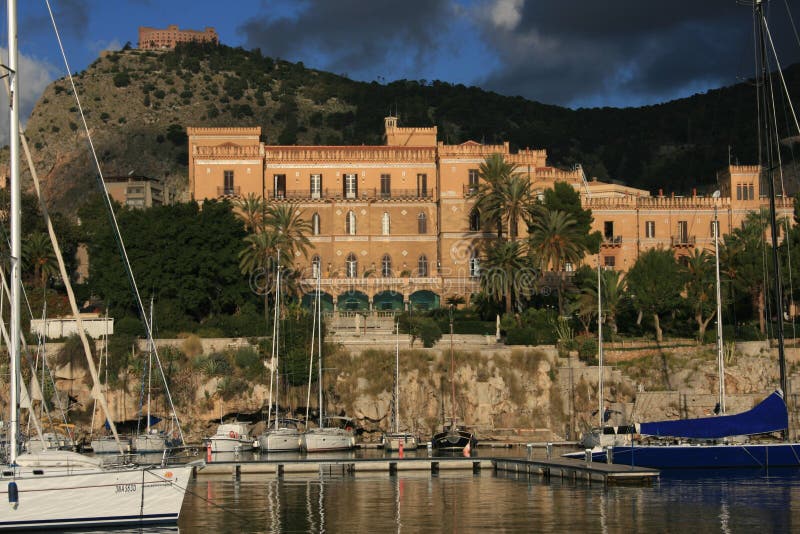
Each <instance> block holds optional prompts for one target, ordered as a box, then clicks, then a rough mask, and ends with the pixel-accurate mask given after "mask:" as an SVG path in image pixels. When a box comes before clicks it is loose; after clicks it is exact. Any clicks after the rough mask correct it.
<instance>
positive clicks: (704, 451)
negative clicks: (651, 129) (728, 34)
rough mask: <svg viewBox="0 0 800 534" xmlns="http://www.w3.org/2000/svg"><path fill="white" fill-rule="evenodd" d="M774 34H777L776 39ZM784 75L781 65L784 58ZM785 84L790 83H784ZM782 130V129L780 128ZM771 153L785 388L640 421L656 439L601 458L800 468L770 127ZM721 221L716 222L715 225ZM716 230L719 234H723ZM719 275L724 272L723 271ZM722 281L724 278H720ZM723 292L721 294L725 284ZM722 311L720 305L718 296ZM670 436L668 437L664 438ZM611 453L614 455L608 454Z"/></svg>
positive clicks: (758, 7)
mask: <svg viewBox="0 0 800 534" xmlns="http://www.w3.org/2000/svg"><path fill="white" fill-rule="evenodd" d="M753 9H754V15H755V16H754V20H755V22H756V26H757V28H758V41H759V46H758V50H759V54H758V56H759V62H760V66H761V78H762V79H761V84H760V86H759V93H760V94H759V97H761V98H762V100H763V101H762V102H761V103H760V105H763V106H764V110H765V111H764V112H765V114H766V116H768V117H774V116H775V115H774V114H773V113H774V110H773V109H772V108H771V105H772V103H771V102H772V99H771V98H768V97H766V95H764V94H762V91H766V88H767V87H769V86H770V85H769V74H768V67H767V64H768V61H767V44H766V42H767V36H768V34H769V29H768V26H767V20H766V17H765V15H764V7H763V5H762V2H761V0H756V1H755V2H754V4H753ZM770 39H771V38H770ZM778 66H779V68H778V75H779V76H781V77H782V73H781V72H780V64H779V63H778ZM784 87H785V85H784ZM776 131H777V130H776ZM764 133H765V136H766V139H767V146H766V150H764V153H765V154H766V156H767V161H766V165H765V170H766V172H767V179H766V181H767V183H768V186H769V204H770V209H769V214H770V223H771V224H770V226H771V243H770V245H771V249H772V277H773V284H774V295H775V309H776V310H777V312H776V313H777V317H778V320H777V328H776V331H777V345H778V364H779V369H780V386H781V387H780V389H778V390H777V391H775V392H773V393H772V394H771V395H769V396H768V397H767V398H766V399H764V400H763V401H762V402H761V403H759V404H758V405H757V406H755V407H754V408H752V409H751V410H748V411H746V412H743V413H739V414H734V415H720V416H716V417H703V418H697V419H684V420H677V421H676V420H671V421H656V422H649V423H639V424H637V425H635V428H636V432H637V434H640V435H642V436H647V437H649V438H651V439H652V440H653V443H648V444H636V443H632V444H630V445H627V446H625V445H622V446H618V445H615V446H612V447H608V448H606V450H604V451H599V452H593V453H592V458H593V460H595V461H607V460H611V461H612V462H613V463H618V464H625V465H635V466H642V467H654V468H660V469H667V468H682V469H689V468H700V469H715V468H758V469H764V468H769V467H793V468H800V443H797V442H794V443H793V442H790V441H787V440H786V439H785V437H786V433H787V430H788V428H789V414H788V410H787V408H786V399H785V398H784V393H783V392H784V391H786V359H785V350H784V339H783V317H782V315H783V314H782V310H783V295H782V293H783V288H782V286H781V279H780V264H779V258H778V251H777V249H778V230H777V216H776V208H775V184H774V181H773V176H772V169H773V161H772V158H773V150H774V148H773V146H772V144H771V143H770V141H769V139H770V138H771V137H772V135H773V133H774V132H773V130H772V128H766V129H765V132H764ZM715 226H716V224H715ZM717 232H718V231H717V230H715V237H716V234H717ZM717 279H718V275H717ZM717 283H719V282H718V281H717ZM717 289H718V296H717V298H718V299H719V286H717ZM717 310H718V313H719V310H720V306H719V300H718V307H717ZM717 321H718V331H717V339H718V347H717V350H718V359H719V361H718V366H719V371H720V375H721V376H720V387H719V399H720V400H719V403H720V411H722V412H723V413H724V400H725V399H724V368H723V359H722V349H721V341H722V336H721V331H720V330H719V328H720V327H721V320H720V317H719V316H718V317H717ZM774 433H781V434H782V437H783V438H784V439H781V440H777V441H750V440H751V438H752V437H753V436H759V435H766V434H774ZM664 439H666V441H664ZM609 454H611V455H612V457H611V458H608V455H609Z"/></svg>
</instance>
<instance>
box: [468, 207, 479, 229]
mask: <svg viewBox="0 0 800 534" xmlns="http://www.w3.org/2000/svg"><path fill="white" fill-rule="evenodd" d="M480 229H481V212H480V211H478V209H477V208H473V209H472V211H471V212H469V231H470V232H478V231H480Z"/></svg>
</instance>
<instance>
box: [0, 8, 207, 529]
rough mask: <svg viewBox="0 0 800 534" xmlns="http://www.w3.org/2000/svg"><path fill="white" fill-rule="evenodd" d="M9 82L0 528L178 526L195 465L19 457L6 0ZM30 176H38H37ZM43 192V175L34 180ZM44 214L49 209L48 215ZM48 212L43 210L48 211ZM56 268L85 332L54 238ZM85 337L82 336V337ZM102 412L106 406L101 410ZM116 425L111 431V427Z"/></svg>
mask: <svg viewBox="0 0 800 534" xmlns="http://www.w3.org/2000/svg"><path fill="white" fill-rule="evenodd" d="M8 42H9V44H8V55H9V59H8V67H7V68H6V70H7V76H8V82H9V104H10V121H9V122H10V124H9V156H10V157H9V160H10V162H9V166H10V171H11V172H10V190H11V210H10V212H11V213H10V219H11V258H12V259H11V310H10V318H11V320H10V323H11V328H10V336H9V337H10V340H9V341H10V343H9V356H10V363H9V374H10V379H9V385H10V399H9V400H10V402H9V405H10V413H9V421H8V422H9V428H8V438H9V447H8V454H7V458H5V461H4V462H3V465H2V466H0V493H1V494H3V495H2V496H0V498H2V499H3V501H5V502H7V503H8V505H7V506H6V508H5V510H4V512H3V514H2V515H0V529H9V530H21V529H31V528H39V529H50V530H53V529H62V528H80V527H82V528H87V527H97V526H116V525H143V524H150V523H175V522H177V520H178V516H179V514H180V510H181V506H182V504H183V497H184V493H185V491H186V484H187V483H188V482H189V477H190V475H191V471H192V467H191V466H179V467H167V466H160V467H139V466H130V465H126V466H109V467H105V466H103V465H102V464H101V461H100V460H98V459H96V458H89V457H87V456H84V455H81V454H78V453H75V452H71V451H50V450H48V451H41V452H38V453H20V452H19V444H20V443H19V437H20V436H19V430H20V428H19V422H20V421H19V404H20V389H21V388H20V381H21V376H20V334H21V328H20V326H21V321H20V319H21V313H20V303H21V298H20V295H21V287H22V282H21V279H20V267H21V265H20V261H19V258H21V244H22V239H21V226H20V223H21V217H20V214H21V211H22V210H21V202H20V201H21V195H20V169H19V159H20V158H19V149H20V134H21V131H20V125H19V94H20V90H19V87H18V79H17V72H18V63H19V57H18V56H19V52H18V43H17V3H16V0H9V2H8ZM32 174H33V173H32ZM34 186H35V187H36V188H37V192H38V178H37V177H36V176H35V175H34ZM43 211H45V210H43ZM45 213H46V212H45ZM45 219H46V223H47V227H48V232H49V233H50V235H51V237H52V236H54V234H53V231H52V228H53V227H52V223H51V221H50V219H49V218H48V217H47V216H46V215H45ZM53 248H54V249H55V252H56V256H57V258H58V259H59V269H60V271H61V276H62V278H63V280H64V284H65V286H66V288H67V295H68V298H69V300H70V305H71V306H72V307H73V312H74V313H75V315H76V321H77V323H78V325H77V326H78V331H79V333H80V334H83V326H82V324H81V321H80V316H79V315H78V314H77V306H76V304H75V295H74V293H73V291H72V287H71V285H70V283H69V277H68V276H67V273H66V268H65V267H64V265H63V260H61V259H60V249H59V247H58V244H57V241H56V240H55V239H53ZM84 339H85V338H84ZM88 364H89V367H90V370H91V372H92V379H93V380H94V382H95V387H96V389H99V384H98V380H97V370H96V368H95V367H94V362H93V361H92V360H91V358H89V359H88ZM104 409H105V405H104ZM112 428H113V426H112Z"/></svg>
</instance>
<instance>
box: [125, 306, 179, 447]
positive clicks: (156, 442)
mask: <svg viewBox="0 0 800 534" xmlns="http://www.w3.org/2000/svg"><path fill="white" fill-rule="evenodd" d="M150 328H151V332H152V328H153V299H152V298H151V299H150ZM154 347H155V341H154V340H153V337H152V336H148V338H147V414H146V419H145V431H144V432H143V433H140V434H138V435H136V436H134V437H133V450H135V451H136V452H137V453H139V454H142V453H152V452H163V451H165V450H166V449H168V448H169V447H170V446H172V445H173V443H172V440H170V439H169V437H168V436H167V434H166V432H164V431H163V430H159V429H156V428H153V426H154V425H156V424H158V423H159V422H161V418H159V417H156V416H154V415H152V414H151V413H150V406H151V403H152V390H153V388H152V386H153V384H152V382H153V349H154ZM164 385H165V387H166V382H165V384H164ZM142 386H144V382H143V383H142ZM140 416H141V412H140ZM140 419H141V417H140Z"/></svg>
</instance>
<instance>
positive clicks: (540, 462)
mask: <svg viewBox="0 0 800 534" xmlns="http://www.w3.org/2000/svg"><path fill="white" fill-rule="evenodd" d="M492 463H493V465H494V467H495V469H496V470H497V471H506V472H512V473H524V474H527V475H539V476H541V477H542V478H544V479H549V478H551V477H561V478H565V479H570V480H586V481H589V482H592V481H599V482H603V483H604V484H652V483H653V481H655V480H657V479H658V477H659V475H660V472H659V471H658V470H657V469H648V468H646V467H634V466H629V465H619V464H606V463H601V462H586V461H585V460H576V459H572V458H549V459H525V458H495V459H493V460H492Z"/></svg>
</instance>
